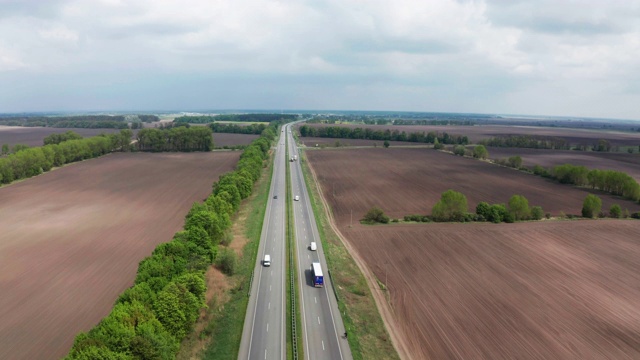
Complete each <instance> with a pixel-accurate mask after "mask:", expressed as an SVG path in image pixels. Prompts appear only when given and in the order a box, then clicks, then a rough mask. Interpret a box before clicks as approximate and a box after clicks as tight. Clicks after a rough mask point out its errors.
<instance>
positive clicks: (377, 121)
mask: <svg viewBox="0 0 640 360" xmlns="http://www.w3.org/2000/svg"><path fill="white" fill-rule="evenodd" d="M343 121H346V122H356V123H360V122H361V123H363V124H365V125H434V126H460V125H468V126H470V125H473V124H474V122H473V121H471V120H451V119H420V120H418V119H416V120H408V119H388V118H368V117H358V118H354V117H329V118H324V117H323V118H318V119H313V120H310V121H308V123H310V124H314V123H315V124H336V123H339V122H343Z"/></svg>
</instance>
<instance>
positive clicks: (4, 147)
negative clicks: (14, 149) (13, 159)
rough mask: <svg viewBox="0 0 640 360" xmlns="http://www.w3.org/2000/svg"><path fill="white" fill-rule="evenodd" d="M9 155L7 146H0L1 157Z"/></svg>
mask: <svg viewBox="0 0 640 360" xmlns="http://www.w3.org/2000/svg"><path fill="white" fill-rule="evenodd" d="M7 154H9V144H2V155H7Z"/></svg>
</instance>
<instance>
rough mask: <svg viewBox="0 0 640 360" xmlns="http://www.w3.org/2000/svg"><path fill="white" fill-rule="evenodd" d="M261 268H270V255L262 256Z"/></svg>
mask: <svg viewBox="0 0 640 360" xmlns="http://www.w3.org/2000/svg"><path fill="white" fill-rule="evenodd" d="M262 265H263V266H271V255H269V254H267V255H265V256H264V260H262Z"/></svg>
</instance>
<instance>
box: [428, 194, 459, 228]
mask: <svg viewBox="0 0 640 360" xmlns="http://www.w3.org/2000/svg"><path fill="white" fill-rule="evenodd" d="M466 213H467V197H466V196H464V195H463V194H462V193H459V192H456V191H453V190H447V191H445V192H443V193H442V195H441V196H440V201H438V202H437V203H436V204H435V205H434V206H433V210H432V211H431V216H432V217H433V219H434V220H435V221H462V220H463V219H464V216H465V214H466Z"/></svg>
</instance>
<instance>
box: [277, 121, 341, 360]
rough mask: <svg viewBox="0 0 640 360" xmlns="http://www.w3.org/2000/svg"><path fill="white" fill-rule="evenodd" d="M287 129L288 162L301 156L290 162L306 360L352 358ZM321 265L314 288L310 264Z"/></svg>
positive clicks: (295, 152) (293, 146)
mask: <svg viewBox="0 0 640 360" xmlns="http://www.w3.org/2000/svg"><path fill="white" fill-rule="evenodd" d="M289 128H290V125H289V126H287V128H286V134H287V137H288V140H289V141H288V146H289V159H288V160H290V158H291V157H292V156H293V155H298V161H289V164H290V166H291V187H292V195H293V196H296V195H298V196H299V197H300V200H299V201H293V215H294V229H295V235H296V248H297V258H298V263H297V271H298V279H299V286H300V301H299V304H300V316H301V317H302V333H303V334H302V337H303V338H302V342H303V344H304V354H305V358H306V359H311V360H316V359H334V360H337V359H348V360H350V359H352V355H351V350H350V348H349V344H348V342H347V340H346V339H345V338H344V337H343V334H344V333H345V329H344V324H343V322H342V317H341V316H340V311H339V309H338V304H337V301H336V298H335V294H334V292H333V287H332V283H331V279H330V277H329V274H328V271H327V263H326V261H325V257H324V253H323V250H322V243H321V241H320V237H319V235H318V228H317V225H316V222H315V217H314V215H313V210H312V208H311V202H310V201H309V195H308V191H307V188H306V185H305V182H304V178H303V174H302V168H301V167H300V161H299V160H300V156H299V153H298V149H297V146H296V144H295V141H294V138H293V135H292V134H290V133H289ZM312 241H314V242H316V244H317V250H316V251H311V250H310V248H309V244H310V243H311V242H312ZM313 262H320V263H321V264H322V270H323V273H324V287H321V288H316V287H314V286H313V282H312V278H311V271H310V268H311V263H313Z"/></svg>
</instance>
